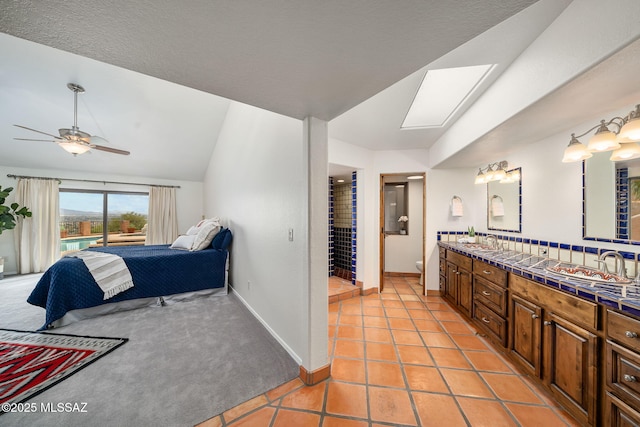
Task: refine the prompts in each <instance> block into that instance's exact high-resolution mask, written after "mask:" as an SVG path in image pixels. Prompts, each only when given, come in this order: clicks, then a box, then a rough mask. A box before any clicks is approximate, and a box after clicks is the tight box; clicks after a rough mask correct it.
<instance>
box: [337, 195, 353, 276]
mask: <svg viewBox="0 0 640 427" xmlns="http://www.w3.org/2000/svg"><path fill="white" fill-rule="evenodd" d="M333 215H334V217H333V275H334V276H338V277H341V278H342V279H345V280H352V277H351V275H352V270H351V257H352V236H351V235H352V228H353V226H352V224H353V218H352V216H353V215H352V196H351V184H348V183H345V184H338V183H334V185H333Z"/></svg>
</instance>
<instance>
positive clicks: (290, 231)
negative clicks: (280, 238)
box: [289, 228, 293, 242]
mask: <svg viewBox="0 0 640 427" xmlns="http://www.w3.org/2000/svg"><path fill="white" fill-rule="evenodd" d="M289 241H290V242H293V228H290V229H289Z"/></svg>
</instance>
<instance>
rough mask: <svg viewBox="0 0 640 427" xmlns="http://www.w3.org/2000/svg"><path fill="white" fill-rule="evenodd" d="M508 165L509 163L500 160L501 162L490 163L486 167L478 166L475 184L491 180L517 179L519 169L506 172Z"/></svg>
mask: <svg viewBox="0 0 640 427" xmlns="http://www.w3.org/2000/svg"><path fill="white" fill-rule="evenodd" d="M508 167H509V164H508V163H507V162H506V161H505V160H502V161H501V162H496V163H490V164H488V165H487V167H486V168H480V169H479V170H478V175H476V180H475V184H486V183H487V182H491V181H500V182H501V183H508V182H515V181H519V180H520V173H519V171H517V170H513V171H511V172H507V168H508Z"/></svg>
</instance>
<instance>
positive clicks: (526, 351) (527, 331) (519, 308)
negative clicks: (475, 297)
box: [509, 295, 542, 378]
mask: <svg viewBox="0 0 640 427" xmlns="http://www.w3.org/2000/svg"><path fill="white" fill-rule="evenodd" d="M511 324H512V327H511V336H510V343H509V349H510V350H511V354H512V355H513V356H514V357H515V358H516V360H518V361H519V362H520V363H521V364H522V367H523V368H524V369H525V370H526V371H528V373H529V374H530V375H533V376H536V377H538V378H540V376H541V374H542V365H541V361H542V353H541V344H542V341H541V331H542V308H540V307H539V306H537V305H536V304H533V303H532V302H529V301H527V300H524V299H522V298H520V297H518V296H517V295H512V296H511Z"/></svg>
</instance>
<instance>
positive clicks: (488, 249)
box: [462, 243, 497, 251]
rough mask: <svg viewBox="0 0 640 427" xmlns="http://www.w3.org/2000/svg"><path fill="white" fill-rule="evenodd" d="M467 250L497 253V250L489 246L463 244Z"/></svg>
mask: <svg viewBox="0 0 640 427" xmlns="http://www.w3.org/2000/svg"><path fill="white" fill-rule="evenodd" d="M462 245H463V247H464V248H465V249H471V250H478V251H495V250H497V249H495V248H492V247H491V246H489V245H483V244H481V243H462Z"/></svg>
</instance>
